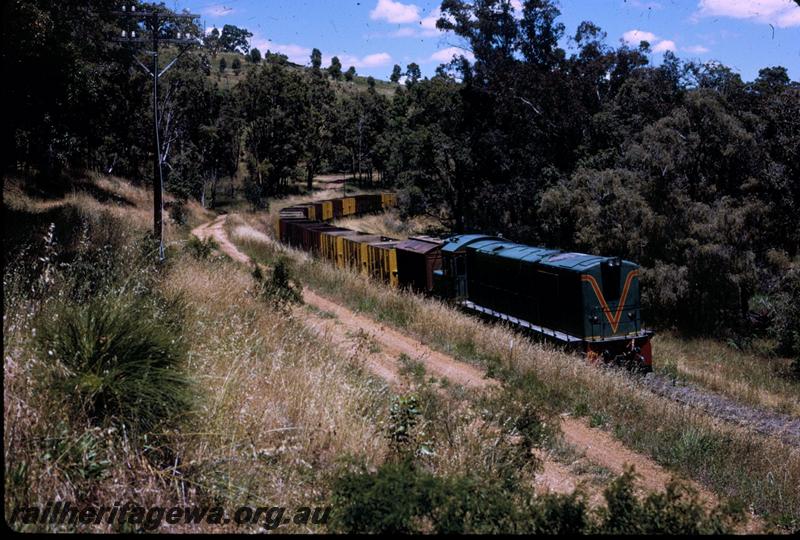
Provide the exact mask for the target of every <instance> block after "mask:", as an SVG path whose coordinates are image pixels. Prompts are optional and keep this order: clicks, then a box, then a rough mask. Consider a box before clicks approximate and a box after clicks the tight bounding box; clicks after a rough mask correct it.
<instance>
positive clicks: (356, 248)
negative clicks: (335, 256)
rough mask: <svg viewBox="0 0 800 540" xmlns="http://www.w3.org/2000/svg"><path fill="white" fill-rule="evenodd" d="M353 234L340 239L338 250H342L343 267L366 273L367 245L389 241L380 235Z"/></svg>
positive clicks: (353, 232) (355, 232) (354, 232)
mask: <svg viewBox="0 0 800 540" xmlns="http://www.w3.org/2000/svg"><path fill="white" fill-rule="evenodd" d="M351 233H352V234H349V235H344V236H340V237H339V238H338V242H337V247H336V249H337V250H341V260H342V266H343V267H344V268H351V269H353V270H356V271H358V272H362V273H366V269H367V265H368V261H367V244H370V243H372V242H382V241H386V240H388V239H387V238H385V237H383V236H381V235H379V234H366V233H362V232H357V231H351Z"/></svg>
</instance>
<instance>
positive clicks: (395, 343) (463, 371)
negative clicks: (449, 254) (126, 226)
mask: <svg viewBox="0 0 800 540" xmlns="http://www.w3.org/2000/svg"><path fill="white" fill-rule="evenodd" d="M225 221H226V216H220V217H218V218H217V219H215V220H214V221H213V222H211V223H208V224H205V225H202V226H200V227H198V228H196V229H195V230H194V231H192V234H194V235H195V236H197V237H199V238H201V239H205V238H208V237H209V236H211V237H213V238H214V239H215V240H216V242H217V243H218V244H219V246H220V249H221V251H223V252H224V253H225V254H226V255H228V256H229V257H231V258H232V259H233V260H235V261H238V262H241V263H244V264H252V261H251V260H250V258H249V257H248V256H247V255H246V254H244V253H242V252H241V251H239V250H238V249H237V248H236V246H235V245H234V244H233V243H232V242H231V241H230V240H229V239H228V237H227V234H226V232H225V228H224V225H225ZM303 298H304V300H305V303H306V304H307V305H309V306H313V307H314V308H316V309H317V310H319V311H320V312H325V313H327V314H329V315H328V316H322V315H318V314H314V313H308V312H307V313H306V314H305V315H304V318H305V319H306V320H307V321H308V324H309V326H310V327H311V328H313V329H314V330H315V331H316V332H317V333H319V334H320V335H322V336H324V337H326V338H327V339H329V340H330V341H332V342H333V343H334V344H336V345H337V346H339V347H340V348H342V349H344V350H346V351H348V352H349V353H353V352H354V350H355V348H357V347H358V345H357V342H358V340H357V339H353V338H354V336H362V337H366V338H367V339H369V340H372V341H373V342H375V343H377V344H378V345H379V348H380V351H379V352H374V353H371V354H359V355H358V357H359V358H364V359H365V360H364V361H365V364H366V366H367V367H368V368H369V369H370V370H371V371H372V372H373V373H375V374H376V375H377V376H379V377H381V378H383V379H384V380H386V381H387V382H388V383H389V384H391V385H397V384H399V381H400V376H399V374H398V370H399V367H400V366H399V363H398V357H399V356H400V355H401V354H405V355H407V356H408V357H410V358H412V359H414V360H417V361H420V362H423V363H424V365H425V367H426V370H427V372H428V373H430V374H432V375H434V376H436V377H439V378H447V379H448V380H449V381H451V382H453V383H456V384H460V385H462V386H464V387H466V388H474V389H482V388H487V387H489V386H491V385H496V384H499V383H498V382H497V381H495V380H491V379H486V378H485V376H484V374H483V373H482V372H481V371H480V370H479V369H477V368H476V367H474V366H472V365H469V364H465V363H463V362H460V361H458V360H456V359H454V358H452V357H450V356H447V355H445V354H442V353H440V352H438V351H435V350H433V349H431V348H430V347H428V346H426V345H425V344H423V343H421V342H419V341H417V340H415V339H412V338H410V337H408V336H406V335H403V334H401V333H399V332H397V331H395V330H393V329H391V328H387V327H385V326H383V325H381V324H379V323H377V322H375V321H374V320H372V319H368V318H366V317H364V316H362V315H359V314H357V313H354V312H353V311H351V310H349V309H347V308H345V307H342V306H340V305H339V304H336V303H335V302H332V301H330V300H328V299H326V298H323V297H322V296H320V295H318V294H317V293H315V292H313V291H311V290H308V289H307V288H306V289H305V290H304V292H303ZM361 352H362V353H363V351H361ZM561 427H562V432H563V436H564V439H565V441H566V442H567V443H568V444H569V445H571V446H573V447H574V449H575V450H576V451H577V452H578V453H579V454H583V455H584V456H585V458H586V459H588V460H589V461H590V462H592V463H594V464H596V465H599V466H601V467H603V468H605V469H607V470H609V471H611V472H612V473H614V474H615V475H618V474H620V473H622V472H623V471H624V469H625V467H626V466H628V465H633V466H634V467H635V469H636V472H637V474H638V475H639V477H640V478H639V486H640V487H641V488H642V489H644V490H646V491H651V492H652V491H659V490H663V489H664V487H665V486H666V484H667V483H668V482H669V481H670V479H671V478H672V477H673V475H672V474H671V473H670V472H668V471H667V470H665V469H664V468H663V467H661V466H660V465H658V464H657V463H655V462H654V461H653V460H651V459H650V458H649V457H647V456H644V455H642V454H638V453H636V452H634V451H632V450H630V449H629V448H627V447H625V446H624V445H623V444H622V443H621V442H619V441H618V440H616V439H614V438H613V437H612V436H611V435H610V434H608V433H606V432H604V431H601V430H599V429H595V428H590V427H589V426H588V425H587V424H586V423H585V422H583V421H582V420H578V419H575V418H570V417H568V416H563V417H562V426H561ZM544 461H545V464H544V465H545V466H544V471H543V472H542V474H540V475H539V477H537V484H543V485H544V487H545V488H546V489H549V490H551V491H554V492H560V493H568V492H571V491H572V490H573V489H574V488H575V487H576V486H577V484H579V483H580V482H581V479H580V478H579V477H577V476H576V475H574V474H573V473H572V472H570V470H569V469H568V468H567V467H566V466H564V465H563V464H561V463H558V462H555V461H553V460H551V459H548V458H547V457H546V456H545V460H544ZM690 484H691V485H692V487H693V488H694V489H696V490H697V491H698V493H699V494H700V496H701V498H702V499H703V500H705V501H706V502H707V503H709V504H713V503H715V502H716V501H717V498H716V497H715V496H714V495H713V494H712V493H711V492H709V491H708V490H707V489H705V488H703V487H702V486H700V485H699V484H697V483H695V482H690ZM756 521H757V520H756ZM754 525H755V523H753V521H752V520H751V527H752V526H754Z"/></svg>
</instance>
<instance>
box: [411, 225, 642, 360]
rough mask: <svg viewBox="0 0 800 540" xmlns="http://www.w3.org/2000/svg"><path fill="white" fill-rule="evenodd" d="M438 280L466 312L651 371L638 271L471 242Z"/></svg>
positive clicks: (458, 244) (618, 262) (491, 241)
mask: <svg viewBox="0 0 800 540" xmlns="http://www.w3.org/2000/svg"><path fill="white" fill-rule="evenodd" d="M401 271H402V270H401ZM435 276H436V278H437V288H438V290H439V291H440V292H441V293H442V294H443V295H445V296H448V297H450V298H453V299H454V300H455V301H456V302H457V303H458V305H460V306H461V307H463V308H464V309H466V310H468V311H471V312H475V313H479V314H482V315H484V316H488V317H490V318H494V319H500V320H504V321H508V322H510V323H512V324H513V325H515V326H517V327H521V328H523V329H525V330H528V331H530V332H533V333H534V334H537V335H540V336H543V337H546V338H548V339H551V340H554V341H557V342H560V343H563V344H566V345H568V346H571V347H575V348H580V349H582V350H584V351H586V353H587V354H588V355H589V356H590V357H601V358H603V359H604V360H605V361H607V362H615V363H619V364H623V363H624V364H627V365H631V366H635V367H637V368H639V369H643V370H649V369H650V368H651V366H652V350H651V346H650V340H651V338H652V336H653V333H652V332H650V331H648V330H647V329H645V328H644V324H643V320H642V313H641V306H640V292H639V266H638V265H636V264H635V263H632V262H630V261H624V260H622V259H619V258H612V257H599V256H594V255H586V254H582V253H565V252H563V251H560V250H554V249H544V248H537V247H531V246H526V245H522V244H515V243H513V242H508V241H506V240H503V239H501V238H494V237H487V236H480V235H465V236H456V237H453V238H450V239H449V240H447V241H446V243H445V244H444V246H443V247H442V269H441V270H439V271H437V272H435Z"/></svg>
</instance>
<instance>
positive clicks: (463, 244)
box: [442, 235, 634, 272]
mask: <svg viewBox="0 0 800 540" xmlns="http://www.w3.org/2000/svg"><path fill="white" fill-rule="evenodd" d="M446 242H447V243H446V244H445V246H444V247H443V248H442V251H446V252H451V253H452V252H456V251H459V250H461V249H463V248H467V247H468V248H469V249H470V250H474V251H476V252H478V253H482V254H486V255H493V256H496V257H503V258H506V259H516V260H520V261H525V262H529V263H538V264H541V265H544V266H551V267H553V268H561V269H564V270H573V271H578V272H580V271H585V270H587V269H589V268H593V267H596V266H598V265H600V264H601V263H603V262H605V261H610V260H613V259H614V258H613V257H601V256H598V255H588V254H586V253H571V252H564V251H561V250H559V249H547V248H541V247H534V246H527V245H525V244H517V243H515V242H509V241H507V240H504V239H502V238H495V237H491V236H482V235H463V236H456V237H453V238H450V239H448V240H447V241H446ZM624 262H625V263H627V264H634V263H631V262H629V261H624Z"/></svg>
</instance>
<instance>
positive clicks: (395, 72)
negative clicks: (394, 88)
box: [389, 64, 403, 84]
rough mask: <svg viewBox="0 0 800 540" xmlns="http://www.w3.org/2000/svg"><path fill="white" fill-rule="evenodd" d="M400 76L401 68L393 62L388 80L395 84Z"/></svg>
mask: <svg viewBox="0 0 800 540" xmlns="http://www.w3.org/2000/svg"><path fill="white" fill-rule="evenodd" d="M402 76H403V70H402V68H401V67H400V66H399V65H397V64H395V65H394V68H393V69H392V75H391V77H389V80H390V81H392V82H393V83H395V84H397V83H399V82H400V78H401V77H402Z"/></svg>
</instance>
